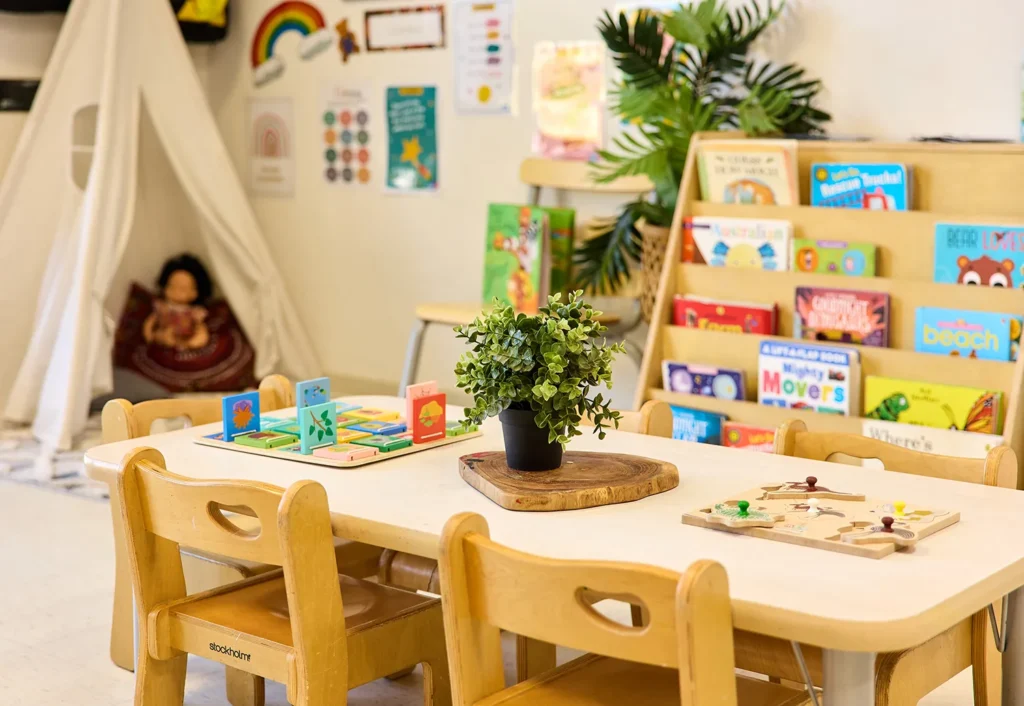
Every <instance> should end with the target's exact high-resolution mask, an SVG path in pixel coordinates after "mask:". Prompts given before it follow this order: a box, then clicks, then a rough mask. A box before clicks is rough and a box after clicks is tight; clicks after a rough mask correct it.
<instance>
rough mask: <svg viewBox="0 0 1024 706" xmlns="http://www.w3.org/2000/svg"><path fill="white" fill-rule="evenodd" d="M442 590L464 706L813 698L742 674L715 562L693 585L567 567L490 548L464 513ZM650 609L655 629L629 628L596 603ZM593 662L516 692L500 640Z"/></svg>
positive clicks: (651, 573)
mask: <svg viewBox="0 0 1024 706" xmlns="http://www.w3.org/2000/svg"><path fill="white" fill-rule="evenodd" d="M440 555H441V592H442V602H443V605H444V618H445V631H446V635H447V644H448V657H449V661H450V664H451V673H452V700H453V703H454V704H455V706H477V705H480V706H483V705H484V704H486V705H487V706H492V705H494V704H499V703H500V704H501V705H502V706H517V705H518V704H524V705H527V704H528V705H529V706H557V705H558V704H566V705H567V706H568V705H570V704H590V705H592V706H596V705H597V704H609V705H613V706H619V704H627V703H628V704H635V705H636V706H645V705H647V704H651V705H653V704H658V706H663V705H664V704H671V703H681V704H682V705H683V706H709V705H711V704H714V706H737V704H739V705H741V706H742V705H744V704H747V705H750V706H752V705H753V704H756V705H757V706H783V705H785V706H796V705H797V704H805V703H807V695H806V694H805V693H803V692H800V691H797V690H794V689H790V688H788V687H785V686H782V685H779V684H772V683H769V682H765V681H761V680H756V679H750V678H747V677H743V676H738V675H736V673H735V669H734V665H733V640H732V607H731V604H730V601H729V581H728V579H727V577H726V575H725V569H723V568H722V566H721V565H720V564H717V563H714V562H711V561H699V562H697V563H695V564H693V565H692V566H691V567H690V568H689V570H687V572H686V573H685V574H683V575H682V576H680V575H679V574H676V573H675V572H672V571H666V570H664V569H659V568H655V567H650V566H643V565H640V564H625V563H618V562H607V561H601V562H597V561H559V560H553V559H545V558H542V557H537V556H532V555H529V554H524V553H521V552H517V551H513V550H511V549H508V548H507V547H503V546H501V545H499V544H497V543H495V542H492V541H491V540H490V534H489V531H488V527H487V522H486V520H484V518H483V517H481V516H479V515H475V514H472V513H463V514H460V515H456V516H455V517H453V518H451V519H450V520H449V521H448V523H447V524H446V525H445V528H444V534H443V536H442V539H441V548H440ZM608 596H615V597H618V598H620V599H622V600H626V601H628V602H630V603H642V604H643V605H644V606H645V611H646V613H647V614H648V615H649V616H650V621H649V623H648V624H646V625H645V626H643V627H630V626H626V625H620V624H619V623H616V622H614V621H612V620H609V619H608V618H606V617H604V616H603V615H601V614H599V613H598V612H596V611H595V610H594V608H593V604H594V602H595V601H596V600H599V599H600V598H603V597H608ZM500 629H505V630H510V631H512V632H515V633H517V634H525V635H529V636H530V637H533V638H537V639H539V640H543V641H545V642H549V643H554V644H559V645H565V646H567V647H571V648H574V649H579V650H588V651H591V652H593V653H594V654H587V655H585V656H583V657H580V658H579V659H575V660H573V661H571V662H568V663H567V664H564V665H562V666H561V667H557V668H555V669H553V670H551V671H549V672H547V673H545V674H542V675H540V676H538V677H535V678H532V679H529V680H527V681H524V682H521V683H519V684H517V685H516V686H513V687H511V688H505V680H504V674H503V668H502V657H501V641H500V635H499V630H500Z"/></svg>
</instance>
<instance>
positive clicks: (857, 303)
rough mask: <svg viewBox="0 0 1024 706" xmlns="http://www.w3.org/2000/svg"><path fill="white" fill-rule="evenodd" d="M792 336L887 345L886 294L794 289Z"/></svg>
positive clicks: (817, 288) (887, 296)
mask: <svg viewBox="0 0 1024 706" xmlns="http://www.w3.org/2000/svg"><path fill="white" fill-rule="evenodd" d="M793 336H794V337H795V338H803V339H805V340H808V341H830V342H835V343H857V344H860V345H863V346H881V347H886V346H888V345H889V295H888V294H886V293H884V292H861V291H856V290H851V289H830V288H826V287H797V289H796V303H795V305H794V307H793Z"/></svg>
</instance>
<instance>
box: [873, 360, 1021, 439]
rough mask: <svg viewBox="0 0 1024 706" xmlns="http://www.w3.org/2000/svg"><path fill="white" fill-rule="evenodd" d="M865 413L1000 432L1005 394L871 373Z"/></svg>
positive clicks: (927, 424) (928, 424)
mask: <svg viewBox="0 0 1024 706" xmlns="http://www.w3.org/2000/svg"><path fill="white" fill-rule="evenodd" d="M864 416H865V417H866V418H868V419H880V420H882V421H886V422H900V423H902V424H918V425H921V426H925V427H935V428H936V429H959V430H960V431H970V432H980V433H982V434H1000V433H1002V430H1003V393H1002V392H999V391H997V390H983V389H980V388H977V387H964V386H960V385H945V384H941V383H932V382H920V381H917V380H898V379H896V378H887V377H881V376H878V375H869V376H867V377H866V378H865V379H864Z"/></svg>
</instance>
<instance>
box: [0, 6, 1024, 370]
mask: <svg viewBox="0 0 1024 706" xmlns="http://www.w3.org/2000/svg"><path fill="white" fill-rule="evenodd" d="M276 1H277V0H244V1H243V0H235V2H234V3H233V23H234V25H233V27H232V29H231V34H230V37H229V39H228V41H226V42H225V43H223V44H221V45H218V46H215V47H212V48H208V49H207V48H204V49H203V50H201V51H200V58H199V66H200V73H201V75H203V76H204V78H205V79H206V84H207V87H208V92H209V95H210V100H211V103H212V105H213V108H214V110H215V113H216V114H217V116H218V121H219V124H220V128H221V131H222V133H223V135H224V138H225V140H226V141H227V143H228V146H229V149H230V151H231V153H232V155H233V158H234V160H235V163H236V166H237V168H238V171H239V173H240V174H242V175H245V174H246V173H247V168H248V165H247V160H246V151H245V147H246V123H245V120H246V99H247V97H248V96H250V95H265V96H276V95H287V96H292V97H293V98H294V103H295V116H296V124H297V132H298V135H297V145H298V147H299V150H298V161H297V168H298V169H297V173H298V183H297V190H296V195H295V197H294V198H291V199H275V198H260V197H257V198H254V199H253V204H254V206H255V209H256V212H257V215H258V216H259V218H260V220H261V222H262V224H263V226H264V229H265V231H266V232H267V234H268V236H269V238H270V241H271V242H270V245H271V249H272V251H273V252H274V255H275V257H276V258H277V259H278V261H279V263H280V266H281V268H282V270H283V273H284V277H285V281H286V282H287V284H288V287H289V289H290V292H291V294H292V295H293V296H294V297H295V298H296V299H298V300H299V301H300V304H301V303H303V302H305V303H307V304H310V306H300V309H301V310H302V311H303V314H302V315H303V316H304V318H305V323H306V325H307V326H308V327H309V328H310V330H311V334H312V337H313V340H314V344H315V346H316V348H317V353H318V354H319V356H320V357H321V359H322V360H323V362H324V366H325V369H326V371H327V372H330V373H334V374H341V375H345V376H351V377H364V378H371V379H377V380H396V379H397V378H398V375H399V372H400V368H401V361H402V357H403V354H404V348H405V339H406V335H407V332H408V327H409V325H410V324H411V322H412V316H413V308H414V306H415V304H416V302H418V301H428V300H430V301H443V300H473V299H476V298H477V297H478V296H479V289H480V279H481V273H480V271H481V262H482V249H483V248H482V240H483V233H482V231H483V227H484V214H485V209H486V204H487V203H488V202H490V201H499V200H522V199H524V198H525V196H526V191H525V189H524V188H523V187H522V186H521V185H520V184H519V183H518V180H517V165H518V163H519V161H520V160H521V159H522V158H523V157H524V156H525V155H527V154H528V152H529V143H530V133H531V126H532V122H531V118H530V115H529V95H530V76H529V62H530V56H531V51H532V47H533V45H534V43H536V42H538V41H541V40H546V39H595V38H597V33H596V31H595V29H594V23H595V20H596V18H597V16H598V14H599V13H600V12H601V11H602V10H603V9H604V8H605V7H610V6H611V5H612V4H613V3H612V2H605V1H603V0H519V2H518V6H517V46H518V50H519V60H520V61H519V67H520V81H519V87H520V90H519V99H518V103H517V105H518V114H517V115H515V116H511V117H460V116H456V115H455V114H454V110H453V106H452V101H451V91H452V53H451V49H450V36H449V48H448V49H446V50H440V51H417V52H394V53H382V54H374V55H367V54H365V53H361V54H357V55H355V56H353V57H352V58H351V59H350V61H349V63H348V64H346V65H342V63H341V61H340V58H339V56H338V53H337V51H336V50H334V49H333V48H332V49H330V50H328V51H327V52H325V53H324V54H322V55H320V56H319V57H317V58H315V59H314V60H313V61H311V62H301V61H298V60H297V58H296V57H295V56H294V48H295V47H294V44H290V42H291V41H293V40H295V37H287V38H285V39H283V40H282V45H283V46H282V50H283V51H284V52H285V53H286V56H288V57H289V61H288V68H287V70H286V72H285V75H284V76H283V77H282V78H281V79H279V80H278V81H276V82H273V83H271V84H269V85H267V86H265V87H263V88H260V89H254V88H253V86H252V77H251V70H250V67H249V62H248V52H249V42H250V41H251V36H252V32H253V29H254V27H255V26H256V24H257V23H258V22H259V20H260V18H261V17H262V15H263V13H264V12H266V10H267V9H269V8H270V7H271V6H273V5H274V4H276ZM314 2H315V3H316V4H317V5H318V6H319V7H320V8H321V9H322V10H323V11H324V13H325V15H326V17H327V19H328V21H329V22H330V23H331V24H333V23H334V22H336V21H338V20H339V19H341V18H343V17H348V18H349V20H350V25H352V26H354V27H356V28H358V29H357V32H358V35H359V38H360V40H363V39H364V38H363V36H362V30H361V28H362V14H363V12H364V11H365V10H367V9H372V8H374V7H391V6H394V5H402V4H412V3H409V2H408V1H405V2H402V1H401V0H396V1H395V2H392V3H365V2H351V1H347V0H345V1H340V2H339V0H314ZM57 24H59V18H53V17H41V18H40V17H33V18H24V17H15V16H9V15H0V76H11V77H26V76H27V77H31V76H38V75H39V73H40V71H41V68H42V66H43V65H44V64H45V59H46V57H47V56H48V54H49V49H50V46H51V45H52V41H53V36H54V33H55V28H56V26H57ZM1022 27H1024V3H1021V2H1020V0H973V2H970V3H967V2H964V0H859V1H858V2H853V1H851V0H846V1H840V0H792V1H791V2H790V7H789V11H788V16H787V17H786V19H785V20H784V22H783V23H781V26H780V27H778V28H777V29H776V30H774V31H772V32H771V33H770V34H769V35H768V36H767V37H766V38H765V41H764V42H762V45H763V49H764V50H765V51H766V52H767V53H769V54H770V55H772V56H773V57H774V58H777V59H782V60H787V61H797V62H800V63H802V64H804V65H805V66H807V67H808V69H809V70H810V72H811V73H812V74H815V75H818V76H820V77H821V78H822V79H824V81H825V83H826V85H827V86H828V94H827V95H826V97H825V107H826V108H828V109H830V110H831V111H832V112H833V114H834V117H835V120H834V123H833V127H832V129H833V132H834V133H837V134H863V135H869V136H874V137H883V138H892V139H903V138H906V137H910V136H912V135H921V134H937V133H956V134H961V135H963V134H970V135H975V136H984V137H1002V138H1016V136H1017V135H1018V130H1019V128H1018V121H1019V119H1020V73H1021V69H1020V66H1021V59H1022V56H1024V30H1022V29H1021V28H1022ZM204 69H205V70H204ZM329 80H345V81H351V82H353V83H360V84H369V85H370V86H371V87H372V95H373V96H375V98H374V101H375V104H374V105H375V112H374V114H373V116H372V119H373V123H372V124H371V128H372V130H373V139H374V142H373V145H372V147H373V149H374V160H375V161H374V164H373V167H374V179H375V183H374V186H373V188H372V189H370V190H357V189H352V190H347V189H345V188H342V187H329V186H327V185H326V184H325V183H324V182H323V181H322V179H321V176H320V171H321V163H320V155H319V150H320V148H319V122H318V117H317V116H318V110H319V109H318V106H319V95H320V90H321V87H322V85H323V83H324V82H325V81H329ZM416 83H429V84H436V85H437V86H438V87H439V91H440V103H441V106H440V113H439V116H438V120H439V125H438V128H439V146H440V182H441V189H440V192H439V193H438V194H437V195H433V196H390V195H385V194H383V192H382V189H381V181H380V179H379V177H380V175H381V174H382V172H383V164H384V162H383V156H384V155H383V149H384V147H385V144H384V140H383V137H384V122H383V119H382V118H383V92H384V88H385V87H386V86H387V85H394V84H416ZM21 119H22V118H21V116H19V115H12V114H6V115H5V114H0V171H2V169H3V166H4V165H5V164H6V158H7V154H8V152H9V151H10V149H11V148H12V147H13V140H14V135H15V134H16V132H17V131H18V129H20V124H21ZM591 206H593V204H591ZM606 208H607V209H608V210H610V209H612V208H614V202H610V203H609V204H608V206H607V207H606ZM320 302H330V303H333V306H331V307H329V308H328V309H327V310H326V311H322V313H314V311H315V310H316V308H317V307H314V306H311V304H313V303H317V304H318V305H319V303H320ZM321 308H323V307H321ZM447 338H449V336H448V335H447V334H445V333H444V332H440V333H438V335H434V336H431V337H430V338H429V340H428V342H427V347H428V354H427V356H426V359H425V363H426V365H425V368H424V371H423V372H424V376H425V377H427V376H429V377H434V376H439V377H440V378H441V379H442V380H449V381H450V368H451V364H452V362H453V360H454V357H455V356H456V355H457V353H458V351H459V348H458V347H457V346H455V345H454V344H452V343H450V342H448V341H447V340H446V339H447Z"/></svg>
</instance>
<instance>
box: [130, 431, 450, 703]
mask: <svg viewBox="0 0 1024 706" xmlns="http://www.w3.org/2000/svg"><path fill="white" fill-rule="evenodd" d="M164 466H165V464H164V458H163V456H162V455H161V454H160V452H159V451H157V450H156V449H151V448H139V449H135V450H134V451H132V452H130V453H129V454H128V455H126V456H125V459H124V461H123V462H122V464H121V469H120V473H119V474H118V478H117V501H118V505H119V509H120V512H121V517H122V521H123V523H124V526H125V530H126V536H127V540H128V550H129V559H130V565H131V572H132V586H133V588H134V591H135V603H136V607H137V614H138V620H139V628H140V640H139V659H138V668H137V671H136V687H135V704H136V706H157V705H158V706H174V705H175V704H182V703H183V700H184V689H185V667H186V656H187V655H188V654H194V655H199V656H201V657H205V658H207V659H212V660H215V661H218V662H221V663H222V664H224V665H227V666H229V667H231V668H233V669H234V670H237V671H239V672H243V673H247V674H252V675H257V676H258V677H260V678H266V679H273V680H274V681H279V682H282V683H283V684H285V685H286V687H287V696H288V701H289V703H292V704H294V705H295V706H326V705H327V704H332V705H335V704H340V705H342V706H343V705H344V704H345V703H346V701H347V692H348V690H349V689H351V688H354V687H357V686H360V685H362V684H366V683H368V682H371V681H374V680H376V679H379V678H381V677H384V676H386V675H388V674H392V673H394V672H397V671H399V670H402V669H405V668H407V667H409V666H411V665H416V664H423V665H424V670H423V674H424V701H425V703H426V704H428V705H430V704H439V705H441V706H447V704H449V703H450V690H449V686H448V665H447V660H446V656H445V648H444V637H443V632H442V631H443V625H442V615H441V606H440V602H439V601H438V600H437V599H433V598H427V597H423V596H420V595H418V594H415V593H411V592H407V591H401V590H398V589H395V588H390V587H387V586H379V585H377V584H375V583H370V582H368V581H363V580H361V579H354V578H351V577H348V576H339V574H338V568H337V564H336V558H335V553H334V544H333V541H332V540H333V536H332V534H331V518H330V510H329V507H328V504H327V493H326V491H325V490H324V488H323V486H321V485H320V484H318V483H315V482H313V481H299V482H297V483H295V484H293V485H292V486H291V487H290V488H288V489H287V490H283V489H282V488H278V487H275V486H272V485H267V484H264V483H255V482H240V481H198V480H190V479H188V478H183V477H181V476H177V475H174V474H172V473H169V472H167V471H166V470H165V467H164ZM226 511H231V512H230V513H227V512H226ZM236 513H241V514H247V515H250V516H252V517H255V518H256V520H257V522H258V525H257V526H256V527H255V528H249V527H242V526H239V525H237V524H235V522H234V519H235V518H236V517H237V516H238V514H236ZM182 545H184V546H190V547H196V548H197V549H199V550H201V551H204V552H209V553H215V554H224V555H227V556H234V557H239V558H241V559H245V560H247V561H252V562H259V563H263V564H272V565H275V566H280V567H282V569H281V570H277V571H272V572H268V573H264V574H261V575H259V576H254V577H251V578H248V579H243V580H241V581H238V582H235V583H232V584H229V585H227V586H222V587H219V588H215V589H212V590H210V591H205V592H203V593H198V594H192V595H187V593H186V589H185V574H184V570H183V567H182V560H181V550H180V547H181V546H182Z"/></svg>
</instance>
